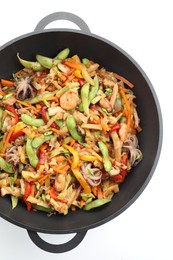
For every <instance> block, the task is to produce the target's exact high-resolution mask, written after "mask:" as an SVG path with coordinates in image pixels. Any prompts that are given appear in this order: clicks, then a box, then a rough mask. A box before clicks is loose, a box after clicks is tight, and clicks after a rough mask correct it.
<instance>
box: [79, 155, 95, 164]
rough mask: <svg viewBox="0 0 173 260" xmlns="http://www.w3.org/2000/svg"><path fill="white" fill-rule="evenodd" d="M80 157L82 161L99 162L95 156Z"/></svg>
mask: <svg viewBox="0 0 173 260" xmlns="http://www.w3.org/2000/svg"><path fill="white" fill-rule="evenodd" d="M79 156H80V159H81V160H82V161H87V162H94V161H96V160H97V158H96V157H95V156H93V155H89V154H80V155H79Z"/></svg>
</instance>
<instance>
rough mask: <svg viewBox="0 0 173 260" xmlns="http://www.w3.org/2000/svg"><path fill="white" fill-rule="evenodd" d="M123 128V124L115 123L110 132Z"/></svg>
mask: <svg viewBox="0 0 173 260" xmlns="http://www.w3.org/2000/svg"><path fill="white" fill-rule="evenodd" d="M120 128H121V124H115V125H113V126H112V127H111V128H110V130H109V131H110V132H113V131H117V130H119V129H120Z"/></svg>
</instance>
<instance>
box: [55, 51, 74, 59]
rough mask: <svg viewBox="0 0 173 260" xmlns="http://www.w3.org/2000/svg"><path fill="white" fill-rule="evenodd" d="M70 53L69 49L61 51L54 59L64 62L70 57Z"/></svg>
mask: <svg viewBox="0 0 173 260" xmlns="http://www.w3.org/2000/svg"><path fill="white" fill-rule="evenodd" d="M69 53H70V49H69V48H66V49H64V50H62V51H60V52H59V53H58V54H57V55H56V56H55V58H54V60H64V59H66V58H67V57H68V55H69Z"/></svg>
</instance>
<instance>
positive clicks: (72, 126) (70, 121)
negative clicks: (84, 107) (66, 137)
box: [66, 115, 83, 142]
mask: <svg viewBox="0 0 173 260" xmlns="http://www.w3.org/2000/svg"><path fill="white" fill-rule="evenodd" d="M66 126H67V129H68V131H69V132H70V134H71V136H72V137H73V138H74V139H75V140H76V141H80V142H82V141H83V137H82V136H81V135H79V133H78V131H77V128H76V122H75V119H74V117H73V116H72V115H69V116H68V117H67V119H66Z"/></svg>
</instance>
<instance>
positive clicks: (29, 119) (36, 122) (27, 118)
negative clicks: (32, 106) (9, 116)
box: [21, 114, 45, 127]
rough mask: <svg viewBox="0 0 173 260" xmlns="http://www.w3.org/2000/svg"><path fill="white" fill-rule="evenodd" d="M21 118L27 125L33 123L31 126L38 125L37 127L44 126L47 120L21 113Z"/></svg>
mask: <svg viewBox="0 0 173 260" xmlns="http://www.w3.org/2000/svg"><path fill="white" fill-rule="evenodd" d="M21 120H22V121H23V122H24V123H25V124H27V125H31V126H36V127H39V126H43V125H45V122H44V121H43V119H41V118H40V119H36V118H33V117H31V116H29V115H26V114H22V115H21Z"/></svg>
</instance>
